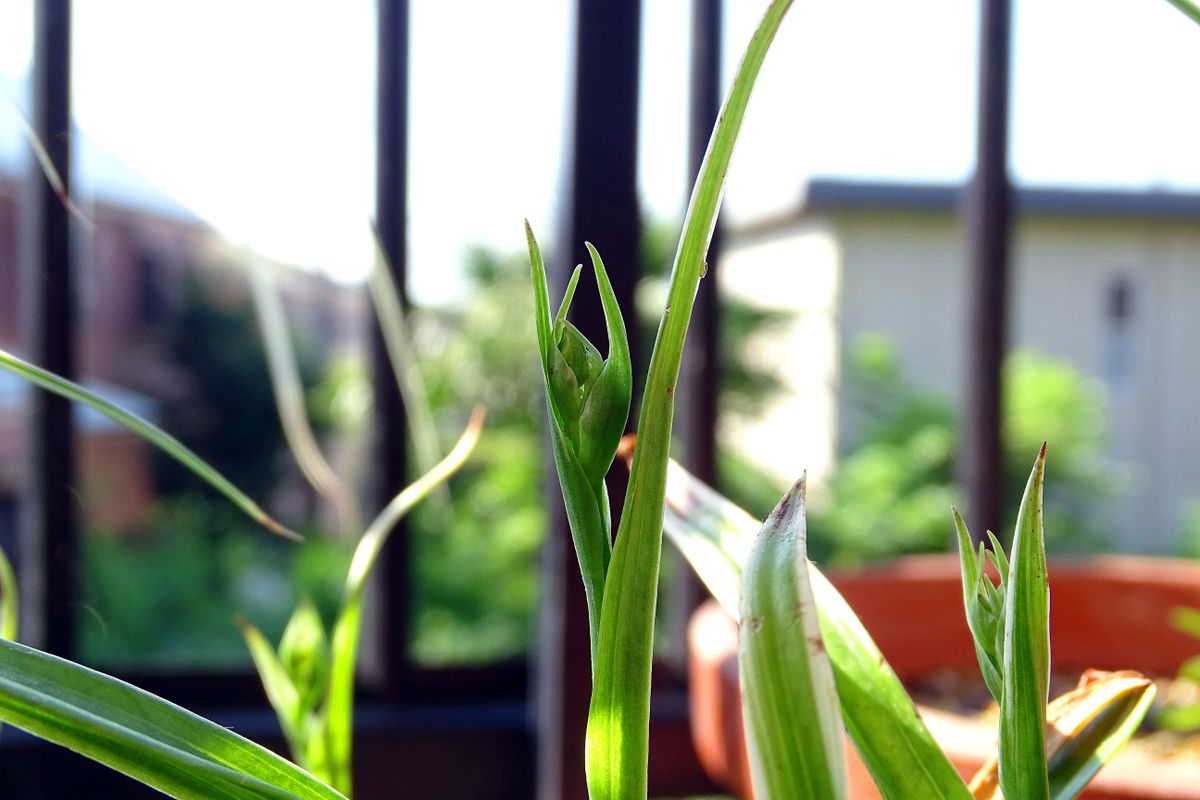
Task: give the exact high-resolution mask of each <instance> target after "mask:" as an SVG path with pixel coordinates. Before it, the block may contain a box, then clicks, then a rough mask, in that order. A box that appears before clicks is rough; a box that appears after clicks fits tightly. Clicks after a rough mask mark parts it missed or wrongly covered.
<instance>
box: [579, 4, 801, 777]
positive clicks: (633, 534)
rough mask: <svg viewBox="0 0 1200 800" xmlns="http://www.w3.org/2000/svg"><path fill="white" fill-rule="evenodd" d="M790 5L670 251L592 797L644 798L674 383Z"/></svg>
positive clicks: (765, 26)
mask: <svg viewBox="0 0 1200 800" xmlns="http://www.w3.org/2000/svg"><path fill="white" fill-rule="evenodd" d="M790 5H791V0H774V2H772V3H771V5H770V6H769V7H768V8H767V11H766V14H765V16H764V17H763V20H762V22H761V23H760V24H759V26H758V29H757V30H756V31H755V33H754V37H753V38H752V39H751V40H750V44H749V45H748V47H747V49H746V53H745V55H744V56H743V58H742V63H741V65H740V66H739V67H738V70H737V74H736V75H735V77H734V80H733V85H732V86H731V87H730V90H729V94H728V95H727V96H726V98H725V103H724V105H723V106H722V109H721V113H720V115H719V116H718V118H717V124H716V127H715V129H714V130H713V135H712V138H711V139H710V140H709V144H708V152H706V153H705V155H704V161H703V163H702V164H701V166H700V174H699V175H698V176H697V178H696V184H695V187H694V188H693V190H692V198H691V201H690V203H689V205H688V211H687V215H686V218H685V220H684V224H683V233H682V235H681V237H680V240H679V248H678V250H677V251H676V254H675V264H674V267H673V268H672V271H671V285H670V288H669V289H668V292H667V306H666V309H665V310H664V312H663V316H662V320H661V321H660V323H659V328H658V335H657V337H656V339H655V342H654V351H653V353H652V354H651V356H650V369H649V373H648V375H647V378H646V389H645V393H644V394H643V396H642V408H641V414H640V416H639V418H638V447H637V450H636V451H635V452H634V456H633V466H632V467H631V469H630V474H629V486H628V489H627V491H626V495H625V507H624V512H623V513H622V515H621V523H620V525H619V526H618V529H617V537H616V542H615V543H614V545H613V555H612V561H611V563H610V564H609V567H608V575H607V577H606V579H605V583H604V603H603V605H602V607H601V611H600V638H599V645H598V647H597V648H596V653H597V655H596V664H595V669H594V671H593V687H592V703H591V707H590V710H589V712H588V725H587V752H586V757H585V764H586V770H587V780H588V790H589V792H590V794H591V798H592V800H631V798H638V797H645V796H646V769H647V759H648V757H649V720H650V668H651V663H652V661H653V656H654V653H653V642H654V615H655V606H656V600H657V591H658V568H659V559H660V556H661V553H662V524H663V492H664V490H665V487H666V479H667V459H668V456H669V451H670V444H671V420H672V417H673V413H674V394H675V384H676V382H677V381H678V378H679V368H680V364H681V362H682V358H683V345H684V340H685V338H686V336H687V329H688V324H689V322H690V320H691V315H692V306H693V304H694V303H695V299H696V290H697V288H698V286H699V284H700V279H701V278H702V277H703V276H704V274H705V272H706V271H707V269H706V267H705V255H706V253H707V251H708V244H709V241H710V240H711V238H712V232H713V228H714V227H715V226H716V221H717V209H718V206H719V205H720V199H721V193H722V191H723V189H724V182H725V173H726V172H727V171H728V169H729V160H730V157H731V156H732V154H733V146H734V142H735V141H736V140H737V135H738V131H739V130H740V128H741V124H742V118H743V117H744V115H745V112H746V104H747V103H748V102H749V100H750V93H751V90H752V89H753V87H754V82H755V79H756V77H757V76H758V72H759V69H760V68H761V67H762V63H763V60H764V58H765V57H766V54H767V50H768V48H769V47H770V44H771V41H772V40H773V39H774V37H775V33H776V32H777V31H778V30H779V25H780V23H781V22H782V21H783V16H784V14H785V13H786V11H787V9H788V7H789V6H790Z"/></svg>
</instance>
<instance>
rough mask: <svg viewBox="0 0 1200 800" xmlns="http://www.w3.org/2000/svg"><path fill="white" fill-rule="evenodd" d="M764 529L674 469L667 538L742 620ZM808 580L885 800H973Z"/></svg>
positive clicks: (886, 673) (868, 648) (831, 599)
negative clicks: (746, 583)
mask: <svg viewBox="0 0 1200 800" xmlns="http://www.w3.org/2000/svg"><path fill="white" fill-rule="evenodd" d="M758 529H759V523H758V521H757V520H755V519H754V518H753V517H752V516H750V515H749V514H748V513H746V512H745V511H744V510H742V509H741V508H739V507H738V506H737V505H736V504H734V503H732V502H730V501H729V500H727V499H725V498H724V497H722V496H721V495H720V494H718V493H717V492H715V491H713V490H712V489H710V488H709V487H707V486H705V485H704V484H703V483H701V482H700V481H698V480H697V479H696V478H694V477H692V475H691V474H689V473H688V472H687V470H685V469H684V468H683V467H681V466H679V464H677V463H675V462H671V468H670V470H669V472H668V484H667V509H666V515H665V517H664V521H663V530H664V532H665V533H666V534H667V536H668V537H669V538H670V539H671V540H672V542H674V543H675V545H676V547H678V548H679V550H680V552H682V553H683V555H684V557H685V558H687V559H688V561H689V562H690V563H691V564H692V566H693V567H694V568H695V569H696V572H697V574H698V575H699V576H700V579H701V580H703V581H704V583H705V585H706V586H708V587H709V590H710V591H711V592H712V593H713V596H714V597H716V598H717V600H718V601H719V602H721V603H722V605H724V606H725V609H726V611H728V612H729V613H730V614H731V615H732V616H734V617H735V618H736V616H737V612H738V608H737V599H736V598H737V591H736V587H737V585H738V583H739V582H740V580H741V573H742V565H743V564H745V562H746V558H747V556H748V554H749V551H750V547H751V542H752V541H753V537H754V535H755V533H756V532H757V531H758ZM809 577H810V580H811V581H812V591H813V597H814V599H815V602H816V606H817V610H818V612H819V614H820V619H821V635H822V637H823V638H824V640H825V647H826V650H827V651H828V653H829V661H830V663H831V664H832V665H833V672H834V679H835V681H836V683H837V688H838V695H839V698H840V700H841V706H842V717H843V719H844V720H845V723H846V730H847V732H848V733H849V734H850V738H851V739H853V740H854V744H855V746H856V747H857V748H858V752H859V754H860V755H861V756H862V758H863V761H864V762H865V763H866V765H867V767H868V768H869V769H870V771H871V774H872V776H873V777H874V778H875V781H876V783H877V785H878V786H879V790H880V792H881V794H882V795H883V797H885V798H887V800H908V798H916V797H919V798H921V799H922V800H970V797H971V795H970V793H969V792H968V791H967V787H966V785H965V784H964V783H963V781H962V779H961V778H960V777H959V776H958V772H957V771H956V770H955V769H954V766H953V765H952V764H951V763H950V761H949V760H948V759H947V758H946V756H945V754H944V753H943V752H942V750H941V748H940V747H938V744H937V742H936V741H934V739H933V736H932V735H931V734H930V733H929V730H928V729H927V728H926V727H925V724H924V723H923V722H921V718H920V717H919V716H917V713H916V709H915V708H914V707H913V704H912V701H911V700H910V699H909V697H908V693H907V692H905V690H904V686H903V685H902V684H901V683H900V679H899V678H897V677H896V673H894V672H893V671H892V670H891V668H890V667H889V666H888V665H887V662H886V661H885V660H884V658H883V655H882V654H881V653H880V652H879V648H878V647H877V646H876V645H875V642H874V641H872V639H871V636H870V634H868V633H867V630H866V629H865V628H864V627H863V625H862V622H860V621H859V619H858V617H857V616H856V615H855V614H854V611H853V610H852V609H851V608H850V606H849V605H848V604H847V603H846V601H845V599H844V598H843V597H842V596H841V594H840V593H838V591H837V589H835V588H834V586H833V585H832V584H831V583H830V582H829V581H828V580H827V579H826V578H825V576H824V575H822V574H821V571H820V570H818V569H817V568H816V567H815V566H813V565H812V564H810V565H809ZM731 587H734V588H733V589H732V597H733V600H732V602H731V601H730V600H729V598H730V596H731ZM902 600H903V598H897V602H902Z"/></svg>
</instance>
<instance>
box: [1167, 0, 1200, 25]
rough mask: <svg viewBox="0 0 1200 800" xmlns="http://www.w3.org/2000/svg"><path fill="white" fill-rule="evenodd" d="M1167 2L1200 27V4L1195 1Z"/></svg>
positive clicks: (1168, 0)
mask: <svg viewBox="0 0 1200 800" xmlns="http://www.w3.org/2000/svg"><path fill="white" fill-rule="evenodd" d="M1167 2H1168V3H1170V4H1171V5H1173V6H1175V7H1176V8H1177V9H1179V10H1180V11H1181V12H1182V13H1183V14H1184V16H1186V17H1187V18H1188V19H1190V20H1191V21H1192V22H1195V23H1196V24H1198V25H1200V3H1197V2H1196V1H1195V0H1167Z"/></svg>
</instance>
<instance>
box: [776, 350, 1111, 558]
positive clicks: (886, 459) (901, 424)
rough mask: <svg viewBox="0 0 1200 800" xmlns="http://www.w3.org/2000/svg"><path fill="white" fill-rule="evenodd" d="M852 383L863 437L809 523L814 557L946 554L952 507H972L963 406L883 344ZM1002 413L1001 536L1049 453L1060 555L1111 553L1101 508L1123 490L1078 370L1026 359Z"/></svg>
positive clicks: (1091, 392)
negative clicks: (960, 457)
mask: <svg viewBox="0 0 1200 800" xmlns="http://www.w3.org/2000/svg"><path fill="white" fill-rule="evenodd" d="M846 372H847V377H846V389H845V390H846V391H847V392H849V400H850V403H851V405H852V407H853V409H854V411H855V415H854V416H855V419H856V430H857V431H858V435H857V437H856V439H855V441H854V442H853V443H852V445H851V446H850V447H849V448H848V450H847V451H846V453H845V454H844V455H843V456H842V458H841V459H840V461H839V464H838V468H837V472H836V474H835V475H834V476H833V478H832V480H831V482H830V502H829V504H828V505H827V506H825V507H824V508H819V509H814V510H813V511H812V513H811V514H810V521H809V531H810V533H809V535H810V539H809V550H810V552H811V553H812V554H813V557H814V558H815V559H819V560H821V561H824V562H828V563H833V564H838V565H847V564H855V563H860V562H863V561H870V560H876V559H881V558H887V557H891V556H895V555H900V554H905V553H922V552H942V551H945V550H946V549H947V547H948V546H949V543H950V536H951V526H950V515H949V508H950V505H951V503H959V504H962V503H964V501H965V497H964V494H963V490H962V489H961V487H960V486H959V485H958V484H957V483H956V482H955V480H954V464H955V456H956V454H957V452H958V444H959V440H960V439H959V437H960V431H959V424H958V417H957V414H956V412H955V410H954V404H953V402H952V401H951V400H950V398H947V397H943V396H940V395H937V394H934V393H931V392H928V391H923V390H920V389H918V388H916V387H913V386H911V385H910V384H909V383H908V382H907V381H906V380H905V379H904V376H903V374H902V370H901V368H900V366H899V362H898V359H897V357H896V355H895V351H894V348H893V347H892V346H891V345H890V344H889V343H888V342H887V340H885V339H883V338H882V337H878V336H871V337H867V338H864V339H863V340H862V341H860V342H858V343H856V345H855V346H854V347H853V348H852V354H851V359H850V362H849V364H848V365H847V371H846ZM1002 405H1003V428H1002V439H1003V447H1004V458H1005V472H1004V497H1005V503H1006V510H1005V518H1004V520H1003V522H1002V524H1001V529H1000V530H998V531H996V533H997V535H999V536H1000V537H1001V539H1002V540H1003V539H1006V537H1008V536H1009V535H1011V529H1012V524H1013V523H1014V521H1015V518H1016V509H1017V504H1018V503H1019V501H1020V497H1021V492H1022V491H1023V489H1024V484H1025V479H1026V477H1027V475H1028V472H1029V464H1030V463H1032V459H1033V457H1034V455H1036V453H1037V451H1038V448H1039V447H1040V445H1041V443H1042V442H1043V441H1048V442H1049V443H1050V448H1051V449H1050V454H1051V459H1052V464H1053V469H1054V492H1053V493H1052V494H1050V495H1049V496H1048V497H1047V499H1046V508H1045V513H1046V534H1047V538H1048V539H1049V541H1050V544H1051V546H1052V547H1053V548H1054V549H1055V550H1056V551H1057V552H1064V551H1074V552H1080V551H1092V550H1096V549H1099V548H1101V547H1103V546H1104V544H1105V543H1106V542H1107V540H1108V532H1107V530H1105V528H1104V527H1103V522H1102V521H1101V519H1100V515H1099V514H1098V513H1097V510H1098V508H1097V502H1098V501H1100V500H1102V499H1103V498H1105V497H1106V496H1108V494H1109V493H1110V492H1111V491H1112V490H1111V487H1110V485H1109V484H1108V483H1107V482H1106V481H1105V471H1106V469H1107V467H1108V464H1107V462H1106V459H1105V456H1104V436H1105V429H1104V424H1105V423H1104V420H1105V416H1104V397H1103V392H1102V389H1101V388H1100V387H1099V385H1098V384H1096V383H1095V382H1093V381H1090V380H1088V379H1087V378H1085V377H1084V376H1083V375H1081V374H1080V373H1079V372H1078V371H1077V370H1075V369H1074V368H1073V367H1072V366H1071V365H1070V364H1067V363H1065V362H1061V361H1054V360H1051V359H1048V358H1045V357H1042V356H1038V355H1035V354H1033V353H1017V354H1014V355H1012V356H1010V358H1009V359H1008V362H1007V363H1006V365H1005V383H1004V400H1003V404H1002ZM776 488H778V487H776Z"/></svg>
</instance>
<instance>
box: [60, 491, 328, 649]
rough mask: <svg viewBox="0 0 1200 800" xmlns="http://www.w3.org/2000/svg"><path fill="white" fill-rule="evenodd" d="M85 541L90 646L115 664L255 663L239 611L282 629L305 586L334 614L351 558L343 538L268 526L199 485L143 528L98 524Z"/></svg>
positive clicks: (159, 507)
mask: <svg viewBox="0 0 1200 800" xmlns="http://www.w3.org/2000/svg"><path fill="white" fill-rule="evenodd" d="M310 533H311V531H310ZM81 545H82V548H83V563H84V569H83V586H82V600H83V602H82V605H81V607H80V613H79V617H78V624H79V635H80V645H81V648H82V651H81V652H82V655H83V658H84V660H85V661H88V662H89V663H93V664H104V665H111V666H130V665H135V664H136V665H139V666H146V665H156V666H187V667H215V666H228V665H231V664H248V663H249V660H250V659H249V655H248V654H247V652H246V646H245V643H244V642H243V641H242V637H241V634H240V633H239V632H238V629H237V627H236V626H235V625H234V623H233V618H234V615H235V614H239V613H240V614H244V615H246V616H247V617H251V618H253V619H254V620H255V621H256V622H260V621H261V622H262V627H263V628H264V630H265V631H266V632H267V634H268V635H269V636H272V637H277V636H278V635H279V634H280V632H282V630H283V626H284V624H285V623H286V622H287V618H288V615H289V614H290V613H291V609H292V607H293V605H294V604H295V601H296V598H297V596H298V595H299V594H304V595H307V596H309V597H311V598H313V600H314V602H315V603H316V604H317V606H318V608H319V609H321V611H322V612H323V613H322V615H323V616H324V617H325V618H326V619H331V618H332V615H333V610H334V608H335V606H336V603H337V598H338V595H339V592H340V591H341V578H342V576H343V575H344V574H345V569H346V567H347V565H348V559H349V553H348V551H347V548H346V546H345V544H343V543H340V542H334V541H331V540H329V539H327V538H325V537H322V536H319V535H311V536H308V537H307V538H306V540H305V542H304V543H303V544H301V545H296V544H293V543H291V542H285V541H283V540H280V539H277V538H275V537H269V536H264V535H262V531H261V530H259V529H258V528H257V527H256V526H254V524H253V523H251V522H248V521H247V520H246V518H245V515H243V514H242V513H241V512H240V511H238V510H237V509H235V508H233V507H232V506H230V505H229V504H228V503H227V502H225V501H224V500H223V499H213V498H207V497H200V496H197V495H190V494H185V495H178V496H175V497H172V498H168V499H165V500H161V501H159V502H157V503H156V504H155V505H154V506H153V507H152V508H151V509H150V511H149V513H148V514H147V522H146V524H145V526H144V527H143V529H142V530H139V531H135V532H131V533H125V532H123V533H120V534H115V533H112V532H106V531H102V530H89V531H88V532H87V534H86V535H85V536H83V537H82V541H81Z"/></svg>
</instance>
